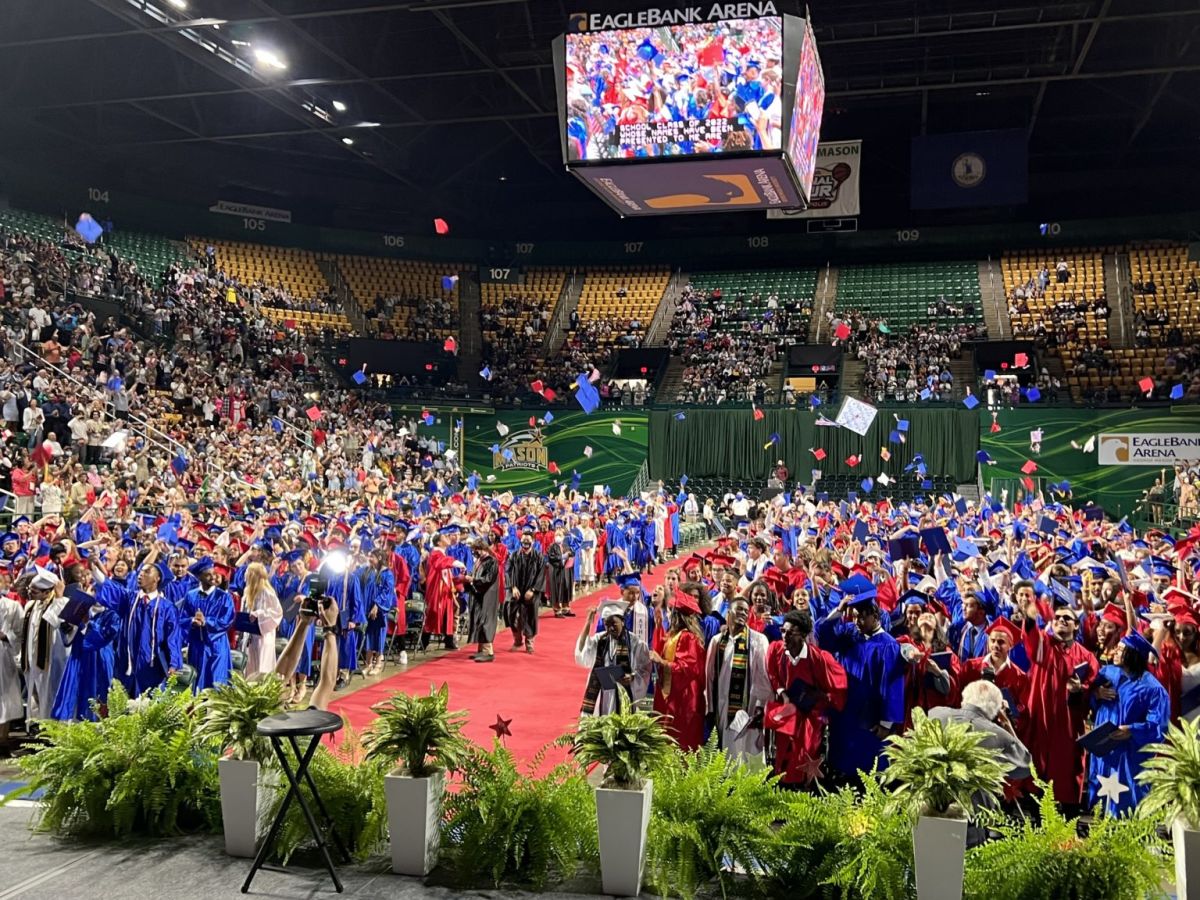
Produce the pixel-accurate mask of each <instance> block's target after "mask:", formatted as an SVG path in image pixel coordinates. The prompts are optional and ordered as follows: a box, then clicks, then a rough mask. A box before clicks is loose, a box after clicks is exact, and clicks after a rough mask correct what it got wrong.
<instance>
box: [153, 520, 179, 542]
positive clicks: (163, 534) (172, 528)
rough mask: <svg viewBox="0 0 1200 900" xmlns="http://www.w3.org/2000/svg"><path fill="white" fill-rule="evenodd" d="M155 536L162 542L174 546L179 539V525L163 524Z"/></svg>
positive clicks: (167, 522) (173, 523)
mask: <svg viewBox="0 0 1200 900" xmlns="http://www.w3.org/2000/svg"><path fill="white" fill-rule="evenodd" d="M154 536H155V537H156V538H157V539H158V540H160V541H166V542H167V543H168V544H174V543H175V541H177V540H178V539H179V524H178V523H177V522H171V521H166V522H163V523H162V524H161V525H159V526H158V531H157V532H156V533H155V535H154Z"/></svg>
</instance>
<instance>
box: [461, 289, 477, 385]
mask: <svg viewBox="0 0 1200 900" xmlns="http://www.w3.org/2000/svg"><path fill="white" fill-rule="evenodd" d="M479 306H480V299H479V276H478V275H477V274H476V273H475V272H472V271H464V272H462V273H460V274H459V276H458V323H459V324H458V380H459V381H461V382H464V383H466V384H471V383H472V382H473V380H474V379H475V378H476V377H478V376H477V375H476V373H477V372H478V371H479V370H480V369H481V368H482V367H483V330H482V329H481V327H480V325H479Z"/></svg>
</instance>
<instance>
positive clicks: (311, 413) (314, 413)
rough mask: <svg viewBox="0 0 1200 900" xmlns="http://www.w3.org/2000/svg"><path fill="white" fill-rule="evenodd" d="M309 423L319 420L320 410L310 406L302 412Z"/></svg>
mask: <svg viewBox="0 0 1200 900" xmlns="http://www.w3.org/2000/svg"><path fill="white" fill-rule="evenodd" d="M304 414H305V415H306V416H308V419H309V421H310V422H316V421H318V420H319V419H320V418H321V409H320V407H317V406H310V407H309V408H308V409H306V410H305V411H304Z"/></svg>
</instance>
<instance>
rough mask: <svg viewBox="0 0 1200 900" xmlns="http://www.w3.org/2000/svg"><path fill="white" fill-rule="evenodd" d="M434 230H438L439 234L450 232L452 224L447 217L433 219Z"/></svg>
mask: <svg viewBox="0 0 1200 900" xmlns="http://www.w3.org/2000/svg"><path fill="white" fill-rule="evenodd" d="M433 230H434V231H436V232H437V233H438V234H449V233H450V225H449V223H448V222H447V221H446V220H445V219H434V220H433Z"/></svg>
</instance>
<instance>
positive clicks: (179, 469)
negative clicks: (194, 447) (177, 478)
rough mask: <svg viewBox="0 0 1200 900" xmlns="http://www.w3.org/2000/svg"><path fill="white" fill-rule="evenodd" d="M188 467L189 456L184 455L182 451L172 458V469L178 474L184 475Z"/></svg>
mask: <svg viewBox="0 0 1200 900" xmlns="http://www.w3.org/2000/svg"><path fill="white" fill-rule="evenodd" d="M187 467H188V458H187V457H186V456H184V455H183V454H182V453H180V454H179V455H178V456H176V457H175V458H174V459H173V460H171V471H172V472H174V473H175V474H176V475H182V474H183V473H184V472H186V471H187Z"/></svg>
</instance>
